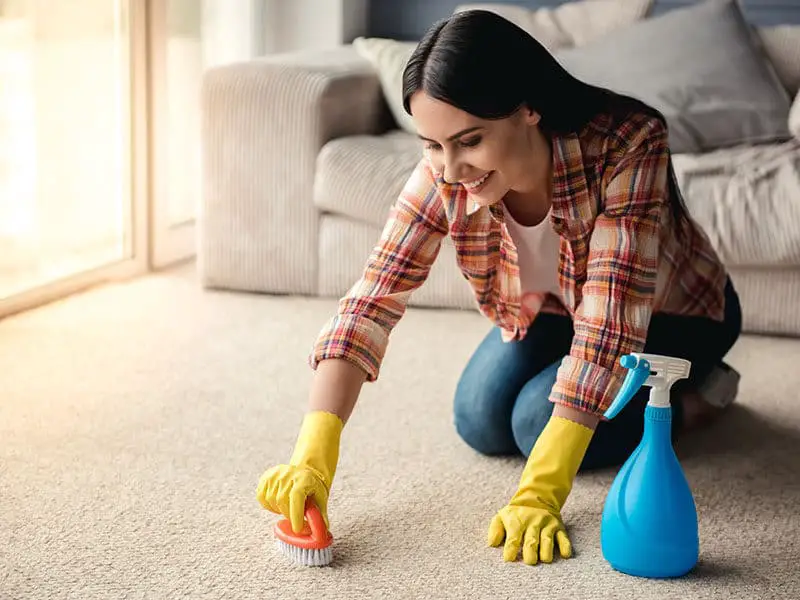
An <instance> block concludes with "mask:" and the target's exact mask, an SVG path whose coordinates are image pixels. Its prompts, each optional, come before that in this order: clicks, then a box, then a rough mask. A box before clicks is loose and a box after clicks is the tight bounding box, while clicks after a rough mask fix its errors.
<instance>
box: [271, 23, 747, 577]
mask: <svg viewBox="0 0 800 600" xmlns="http://www.w3.org/2000/svg"><path fill="white" fill-rule="evenodd" d="M476 74H480V76H476ZM403 105H404V108H405V110H406V111H407V112H408V114H409V115H410V116H411V117H412V118H413V120H414V125H415V127H416V129H417V131H418V133H419V136H420V137H421V138H422V139H423V140H424V141H425V150H424V155H423V156H422V157H421V158H420V160H419V162H418V164H417V166H416V169H415V170H414V171H413V173H412V174H411V176H410V177H409V179H408V181H407V183H406V185H405V187H404V189H403V191H402V192H401V194H400V197H399V198H398V200H397V202H396V203H395V205H394V207H393V209H392V211H391V214H390V217H389V220H388V222H387V223H386V225H385V226H384V229H383V233H382V235H381V238H380V240H379V242H378V244H377V246H376V247H375V249H374V251H373V252H372V253H371V255H370V257H369V259H368V261H367V265H366V267H365V269H364V272H363V275H362V276H361V278H360V279H359V280H358V281H357V282H356V283H355V284H354V285H353V286H352V287H351V289H350V291H349V292H348V293H347V294H346V295H345V297H344V298H342V299H341V301H340V303H339V308H338V311H337V313H336V315H334V316H333V317H332V318H331V320H330V321H329V322H328V323H327V324H326V326H325V327H324V328H323V329H322V331H321V333H320V334H319V337H318V339H317V342H316V344H315V346H314V349H313V352H312V354H311V357H310V358H311V365H312V367H314V368H316V369H317V376H316V377H315V378H314V383H313V385H312V390H311V398H310V403H309V404H310V409H309V413H308V415H307V417H306V419H305V420H304V423H303V425H302V427H301V435H300V437H299V438H298V445H297V446H296V452H295V454H294V456H293V457H292V460H291V462H290V464H289V465H282V466H278V467H275V468H273V469H271V470H269V471H267V472H266V473H265V474H264V475H263V477H262V480H261V484H260V485H259V488H258V489H259V491H258V496H259V500H260V501H261V503H262V505H263V506H264V507H265V508H267V509H269V510H273V511H276V512H284V514H287V515H288V514H289V513H291V512H292V511H293V510H294V511H295V514H296V511H298V510H300V509H301V503H302V502H304V501H305V499H306V497H307V496H308V495H309V494H311V495H315V498H316V500H317V501H318V502H319V503H320V504H321V505H322V506H325V507H327V494H328V491H329V489H330V485H331V482H332V479H333V474H334V472H335V467H336V461H337V460H338V446H339V437H340V434H341V429H342V427H343V426H344V423H345V422H346V421H347V419H348V418H349V416H350V414H351V411H352V410H353V407H354V405H355V403H356V399H357V397H358V395H359V392H360V388H361V385H362V384H363V383H364V382H365V381H374V380H375V379H376V378H377V377H378V373H379V370H380V366H381V362H382V360H383V357H384V354H385V351H386V349H387V346H388V340H389V335H390V333H391V331H392V329H393V327H394V326H395V325H396V324H397V322H398V321H399V319H400V318H401V317H402V316H403V314H404V311H405V308H406V306H407V304H408V300H409V297H410V295H411V294H412V293H413V292H414V291H415V290H416V289H418V288H419V287H420V286H421V285H422V284H423V283H424V282H425V280H426V278H427V276H428V274H429V273H430V270H431V267H432V265H433V263H434V261H435V260H436V258H437V257H438V255H439V250H440V248H441V244H442V241H443V239H444V238H445V236H449V237H450V239H451V241H452V245H453V247H454V249H455V252H456V259H457V262H458V265H459V267H460V268H461V272H462V273H463V275H464V278H465V279H466V280H467V281H468V282H469V284H470V286H471V287H472V289H473V292H474V295H475V300H476V302H477V304H478V307H479V309H480V312H481V313H482V314H483V315H484V316H486V317H487V318H488V319H489V320H490V321H491V322H492V323H493V324H494V325H495V328H493V329H492V330H491V331H490V333H489V334H488V335H487V336H486V338H485V339H484V341H483V342H482V343H481V344H480V346H479V347H478V348H477V349H476V351H475V353H474V354H473V356H472V357H471V359H470V360H469V361H468V364H467V365H466V367H465V368H464V372H463V374H462V376H461V379H460V380H459V382H458V384H457V386H456V390H455V399H454V421H455V427H456V430H457V432H458V434H459V435H460V436H461V438H462V439H463V440H464V442H465V443H466V444H468V445H469V446H470V447H472V448H474V449H475V450H476V451H478V452H480V453H482V454H486V455H501V454H520V453H521V454H523V455H524V456H526V457H528V458H527V462H526V466H525V468H524V470H523V473H522V477H521V479H520V482H519V486H518V489H517V491H516V493H515V494H514V495H513V496H512V497H511V499H510V500H509V501H508V503H507V504H506V506H504V507H503V508H501V509H500V510H499V511H498V512H497V513H496V514H495V515H494V517H493V518H492V519H491V521H490V523H489V529H488V535H487V541H488V543H489V544H490V545H492V546H498V545H500V544H503V543H504V552H503V556H504V558H505V560H509V561H510V560H516V558H517V556H518V553H519V551H520V550H522V557H523V560H524V561H525V562H526V563H528V564H534V563H537V562H539V561H541V562H550V561H552V560H553V557H554V552H555V548H556V547H557V548H558V551H559V554H560V555H561V556H562V557H569V556H570V555H571V553H572V545H571V541H570V539H569V537H568V535H567V533H566V527H565V524H564V522H563V521H562V518H561V510H562V508H563V506H564V503H565V502H566V500H567V497H568V496H569V493H570V490H571V488H572V483H573V480H574V478H575V476H576V474H577V472H578V471H579V470H580V469H590V468H597V467H608V466H613V465H619V464H621V463H622V462H623V461H624V460H625V459H626V458H627V457H628V455H629V454H630V453H631V452H632V451H633V449H634V448H635V446H636V445H637V444H638V442H639V440H640V439H641V432H642V423H643V413H644V410H645V406H646V402H647V396H646V393H647V392H646V390H645V393H644V394H641V395H640V396H639V397H637V398H635V399H634V400H633V401H632V402H631V403H629V404H628V405H627V406H626V408H625V409H624V410H623V412H622V413H620V414H619V415H618V416H617V417H616V418H615V419H614V420H613V421H607V420H604V419H603V416H602V415H603V414H604V412H605V410H606V409H607V408H608V406H609V405H610V404H611V402H612V400H613V399H614V398H615V396H616V395H617V392H618V391H619V390H620V387H621V385H622V381H623V379H624V376H625V369H624V368H623V367H622V365H621V362H620V359H621V358H622V357H623V356H625V355H627V354H630V353H634V352H647V353H652V354H662V355H667V356H673V357H678V358H684V359H687V360H689V361H691V363H692V373H691V376H690V377H689V379H688V380H686V381H687V384H686V386H685V387H683V388H679V387H678V386H676V387H674V388H673V390H674V397H673V398H672V406H673V410H674V412H675V414H674V417H673V421H672V422H673V423H674V424H675V427H674V429H673V433H674V434H675V435H678V434H680V433H682V432H683V431H686V430H688V429H690V428H692V427H693V426H695V425H696V422H695V421H694V420H693V417H692V415H695V414H696V413H697V411H700V412H703V411H704V414H711V413H712V412H713V410H714V409H712V407H711V402H708V400H713V403H714V404H715V405H717V406H720V405H722V406H725V405H727V404H729V403H730V402H731V401H732V400H733V398H734V396H735V383H736V381H737V378H738V376H737V374H736V373H735V372H734V371H733V370H731V369H729V368H727V367H726V366H725V365H724V364H723V362H722V361H723V358H724V356H725V355H726V353H727V352H728V350H729V349H730V348H731V346H732V345H733V343H734V342H735V341H736V339H737V337H738V335H739V333H740V329H741V313H740V307H739V301H738V296H737V294H736V291H735V290H734V288H733V286H732V284H731V281H730V278H729V277H728V273H727V272H726V269H725V267H724V265H723V264H722V262H721V260H720V258H719V257H718V256H717V254H716V252H715V251H714V249H713V247H712V246H711V244H710V242H709V240H708V237H707V236H706V234H705V233H704V232H703V231H702V229H701V228H700V226H699V225H698V224H697V223H696V222H695V221H694V220H693V219H692V218H691V217H690V215H688V213H687V211H686V208H685V206H684V204H683V199H682V197H681V195H680V191H679V190H678V187H677V184H676V182H675V177H674V174H673V169H672V161H671V155H670V148H669V144H668V135H667V125H666V122H665V119H664V118H663V116H662V115H661V114H660V113H659V112H658V111H656V110H654V109H653V108H651V107H650V106H647V105H646V104H643V103H642V102H639V101H637V100H635V99H633V98H629V97H626V96H621V95H618V94H615V93H612V92H611V91H609V90H606V89H603V88H599V87H595V86H591V85H588V84H586V83H584V82H582V81H580V80H578V79H576V78H575V77H573V76H572V75H571V74H570V73H568V72H567V71H566V70H564V69H563V68H562V67H561V65H559V63H558V62H557V61H556V60H555V59H554V58H553V56H552V55H551V54H550V53H549V52H548V51H547V50H546V49H545V48H544V46H542V44H540V43H539V42H538V41H537V40H536V39H534V38H533V37H531V35H529V34H528V33H526V32H525V31H524V30H522V29H521V28H519V27H517V26H516V25H514V24H512V23H511V22H510V21H507V20H506V19H504V18H502V17H500V16H498V15H497V14H495V13H493V12H489V11H482V10H467V11H463V12H459V13H456V14H454V15H452V16H451V17H449V18H447V19H444V20H442V21H439V22H437V23H436V24H434V26H433V27H431V28H430V29H429V30H428V32H427V33H426V34H425V36H424V37H423V38H422V40H421V41H420V43H419V44H418V45H417V47H416V49H415V50H414V52H413V53H412V54H411V57H410V59H409V60H408V63H407V65H406V67H405V71H404V74H403ZM720 373H723V374H724V377H725V378H727V383H728V384H727V385H722V386H720V385H717V386H716V388H715V389H716V391H715V392H714V394H715V396H714V397H713V398H709V397H708V394H709V392H708V381H710V380H715V381H717V382H718V381H719V377H720V375H719V374H720ZM702 406H705V409H699V408H698V407H702ZM323 415H324V416H323ZM420 459H421V460H422V459H423V457H420ZM292 482H297V487H296V488H295V487H293V486H294V484H293V483H292Z"/></svg>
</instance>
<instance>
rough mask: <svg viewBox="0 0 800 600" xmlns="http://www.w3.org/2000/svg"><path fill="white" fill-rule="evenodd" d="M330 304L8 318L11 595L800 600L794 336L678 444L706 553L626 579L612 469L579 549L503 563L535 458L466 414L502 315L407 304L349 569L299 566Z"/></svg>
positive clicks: (343, 518)
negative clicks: (302, 437)
mask: <svg viewBox="0 0 800 600" xmlns="http://www.w3.org/2000/svg"><path fill="white" fill-rule="evenodd" d="M334 309H335V301H334V300H331V299H305V298H291V297H268V296H261V295H254V294H236V293H226V292H206V291H203V290H201V289H200V287H199V286H198V284H197V283H196V280H195V278H194V275H193V273H192V270H191V268H189V269H186V268H184V269H182V270H180V271H177V272H170V273H164V274H161V275H157V276H154V277H147V278H143V279H139V280H136V281H133V282H129V283H124V284H119V285H112V286H108V287H104V288H100V289H96V290H93V291H90V292H87V293H85V294H82V295H79V296H75V297H72V298H69V299H67V300H65V301H62V302H58V303H55V304H52V305H49V306H47V307H44V308H41V309H38V310H35V311H31V312H28V313H24V314H20V315H17V316H15V317H11V318H8V319H5V320H3V321H2V322H0V374H2V375H0V440H2V443H0V500H1V501H0V540H3V542H2V544H0V598H3V599H6V598H9V599H14V600H28V599H33V598H45V597H46V598H81V599H86V600H88V599H94V598H137V599H138V598H170V599H172V598H237V599H243V598H254V599H255V598H258V599H259V600H265V599H271V598H276V599H278V598H340V599H344V598H387V597H390V598H405V599H416V598H426V599H428V598H437V599H445V598H460V599H463V598H514V599H516V598H520V597H536V598H542V599H544V598H569V599H570V600H572V599H576V598H592V599H597V598H637V599H642V598H645V599H650V598H652V599H656V598H657V599H659V600H663V599H667V598H683V597H686V598H714V599H728V598H753V597H762V598H791V597H796V594H797V589H800V571H798V568H797V565H798V564H799V563H800V542H799V541H798V540H800V516H798V514H799V513H798V506H800V477H798V473H800V469H798V466H800V459H798V456H799V454H798V450H797V448H798V444H800V411H798V406H799V405H798V387H799V386H798V384H800V374H799V373H798V369H797V365H798V364H800V341H798V340H786V339H769V338H757V337H752V338H745V339H743V340H742V341H741V342H740V343H739V344H738V345H737V346H736V347H735V348H734V350H733V352H732V354H731V356H730V362H731V363H732V364H733V365H735V366H736V367H737V368H739V369H740V370H741V371H742V373H743V381H742V389H741V394H740V398H739V399H738V401H737V404H736V406H735V407H734V408H733V409H732V410H731V412H730V413H729V414H728V415H727V416H726V417H725V418H724V419H723V420H722V421H721V422H719V423H718V424H717V425H715V426H714V427H713V428H712V429H710V430H708V431H706V432H705V433H703V434H702V435H697V436H694V437H692V438H688V439H686V440H684V441H683V442H681V444H680V445H679V447H678V451H679V455H680V456H681V460H682V463H683V465H684V468H685V470H686V474H687V477H688V479H689V481H690V483H691V485H692V489H693V491H694V494H695V499H696V502H697V505H698V511H699V516H700V530H701V562H700V564H699V565H698V567H697V569H696V570H695V572H693V573H692V574H690V575H689V576H687V577H685V578H682V579H680V580H675V581H650V580H643V579H637V578H632V577H629V576H626V575H622V574H619V573H616V572H614V571H612V570H611V569H610V568H609V566H608V565H607V563H606V562H605V561H604V559H603V557H602V554H601V552H600V548H599V539H598V536H599V519H600V514H601V511H602V503H603V500H604V498H605V494H606V492H607V490H608V486H609V485H610V483H611V480H612V479H613V477H614V474H615V473H614V472H613V471H608V472H601V473H594V474H591V475H582V476H579V477H578V479H577V481H576V483H575V487H574V489H573V492H572V494H571V496H570V499H569V502H568V503H567V506H566V507H565V510H564V517H565V519H566V522H567V525H568V527H569V529H570V532H571V534H572V539H573V544H574V547H575V557H574V558H572V559H570V560H556V561H555V562H554V563H553V564H550V565H538V566H536V567H528V566H526V565H524V564H522V563H513V564H507V563H503V561H502V559H501V550H499V549H495V548H489V547H487V546H486V545H485V532H486V528H487V526H488V523H489V520H490V518H491V516H492V515H493V514H494V512H495V511H496V510H497V509H499V508H500V507H502V505H503V504H504V503H505V502H506V501H507V500H508V498H509V497H510V495H511V493H513V490H514V487H515V485H516V483H517V480H518V478H519V474H520V471H521V468H522V465H523V462H522V459H521V458H520V459H513V458H507V459H491V458H486V457H481V456H478V455H476V454H475V453H474V452H472V451H471V450H470V449H469V448H467V447H466V446H465V445H464V444H463V443H462V442H461V440H460V439H459V438H458V436H457V435H456V433H455V432H454V430H453V427H452V424H451V423H452V419H451V398H452V392H453V388H454V385H455V382H456V380H457V378H458V375H459V372H460V369H461V367H462V366H463V364H464V362H465V361H466V360H467V358H468V356H469V354H470V353H471V351H472V349H473V348H474V347H475V345H476V344H477V343H478V342H479V340H480V339H481V338H482V336H483V335H484V334H485V333H486V331H487V328H488V325H487V324H486V322H484V321H483V320H482V319H481V318H480V317H479V316H478V315H477V314H475V313H472V312H457V311H434V310H421V309H414V310H410V311H409V313H408V315H407V316H406V317H405V318H404V319H403V321H401V323H400V325H399V326H398V327H397V329H396V330H395V333H394V335H393V337H392V342H391V345H390V348H389V352H388V355H387V358H386V362H385V366H384V370H383V372H382V375H381V378H380V379H379V381H378V382H376V383H375V384H371V385H369V386H367V387H366V388H365V391H364V394H363V396H362V399H361V400H360V402H359V405H358V406H357V407H356V412H355V414H354V416H353V419H352V420H351V422H350V423H349V424H348V426H347V428H346V430H345V434H344V439H343V446H342V454H341V460H340V465H339V471H338V473H337V477H336V481H335V484H334V492H333V496H332V498H331V507H330V514H331V519H332V529H333V534H334V536H335V538H336V542H335V547H334V556H335V558H334V563H333V566H332V567H330V568H326V569H307V568H300V567H293V566H290V565H288V564H287V563H286V562H285V561H284V560H283V557H281V556H280V555H278V554H276V552H275V549H274V544H273V538H272V534H271V527H272V525H273V523H274V522H275V517H274V515H272V514H271V513H268V512H266V511H264V510H263V509H261V507H260V506H259V505H258V503H257V501H256V499H255V486H256V483H257V480H258V477H259V475H260V474H261V472H262V471H263V470H264V469H266V468H268V467H269V466H272V465H273V464H276V463H278V462H282V461H285V460H287V459H288V457H289V454H290V452H291V448H292V444H293V442H294V438H295V435H296V432H297V427H298V424H299V422H300V419H301V418H302V414H303V411H304V409H305V403H306V397H307V392H308V387H309V381H310V371H309V369H308V368H307V366H306V364H305V359H306V355H307V352H308V350H309V348H310V346H311V343H312V342H313V340H314V337H315V335H316V333H317V331H318V330H319V328H320V327H321V326H322V324H323V322H324V321H325V319H327V318H328V317H329V316H330V315H331V314H332V311H333V310H334Z"/></svg>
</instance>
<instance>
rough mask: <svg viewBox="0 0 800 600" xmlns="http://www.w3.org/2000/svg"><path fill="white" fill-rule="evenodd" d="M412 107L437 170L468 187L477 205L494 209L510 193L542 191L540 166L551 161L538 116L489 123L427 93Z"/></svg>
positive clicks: (515, 116)
mask: <svg viewBox="0 0 800 600" xmlns="http://www.w3.org/2000/svg"><path fill="white" fill-rule="evenodd" d="M410 108H411V114H412V117H413V119H414V123H415V125H416V127H417V131H418V133H419V137H420V138H421V139H422V140H423V141H424V142H425V153H426V155H427V156H428V158H429V160H430V162H431V165H432V166H433V168H434V170H435V171H436V172H437V173H440V174H442V175H443V176H444V179H445V181H447V182H448V183H460V184H462V185H463V186H464V188H465V189H466V190H467V194H468V195H469V198H470V200H472V201H473V202H475V203H477V204H479V205H481V206H488V205H490V204H493V203H495V202H498V201H500V200H501V199H502V198H503V196H505V195H506V193H508V191H509V190H512V189H513V190H515V191H519V192H525V191H530V190H531V189H532V188H536V183H537V182H536V181H535V179H536V177H535V174H536V173H537V172H538V171H540V169H537V168H536V166H537V165H536V163H537V162H538V161H545V160H547V161H549V156H544V153H545V150H544V149H543V148H544V146H543V144H542V143H541V137H542V134H541V132H540V131H539V129H538V127H537V126H536V125H537V124H538V123H539V120H540V116H539V114H538V113H536V112H533V111H530V110H528V109H527V108H524V107H523V108H521V109H520V110H518V111H517V112H515V113H514V114H513V115H511V116H510V117H506V118H504V119H491V120H484V119H479V118H477V117H475V116H473V115H470V114H469V113H466V112H464V111H462V110H460V109H458V108H456V107H454V106H452V105H450V104H447V103H446V102H442V101H441V100H436V99H434V98H431V97H430V96H428V95H427V94H426V93H425V92H424V91H418V92H417V93H415V94H414V96H412V98H411V102H410ZM537 138H538V143H537ZM543 164H544V162H543Z"/></svg>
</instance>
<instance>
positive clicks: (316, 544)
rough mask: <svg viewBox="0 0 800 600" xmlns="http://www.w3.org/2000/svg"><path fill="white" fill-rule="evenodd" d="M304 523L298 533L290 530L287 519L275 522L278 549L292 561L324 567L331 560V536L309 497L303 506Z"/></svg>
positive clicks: (320, 514)
mask: <svg viewBox="0 0 800 600" xmlns="http://www.w3.org/2000/svg"><path fill="white" fill-rule="evenodd" d="M305 517H306V523H305V524H304V526H303V530H302V531H301V532H300V533H295V532H294V531H292V524H291V522H290V521H289V519H281V520H280V521H278V522H277V523H275V537H276V543H277V546H278V549H279V550H280V551H281V553H282V554H284V555H285V556H287V557H288V558H289V559H290V560H291V561H292V562H294V563H296V564H298V565H303V566H305V567H325V566H327V565H329V564H330V563H331V562H332V561H333V548H332V545H333V536H332V535H331V533H330V532H329V531H328V528H327V527H325V520H324V519H323V518H322V513H321V512H320V511H319V508H318V507H317V505H316V504H314V502H313V501H312V500H311V499H310V498H309V499H307V500H306V506H305Z"/></svg>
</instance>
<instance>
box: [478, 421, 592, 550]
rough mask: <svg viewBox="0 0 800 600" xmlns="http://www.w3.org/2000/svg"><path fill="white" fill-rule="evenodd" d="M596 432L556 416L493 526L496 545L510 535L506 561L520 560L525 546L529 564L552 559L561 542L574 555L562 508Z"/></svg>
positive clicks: (490, 538) (492, 543)
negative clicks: (514, 491) (556, 547)
mask: <svg viewBox="0 0 800 600" xmlns="http://www.w3.org/2000/svg"><path fill="white" fill-rule="evenodd" d="M593 434H594V431H593V430H592V429H591V428H589V427H587V426H585V425H582V424H580V423H576V422H575V421H572V420H571V419H567V418H564V417H561V416H552V417H550V420H549V421H548V422H547V425H546V426H545V428H544V430H543V431H542V433H541V434H540V435H539V439H538V440H536V444H535V445H534V447H533V450H532V451H531V455H530V457H528V461H527V464H526V465H525V469H524V470H523V472H522V477H521V479H520V482H519V488H518V489H517V492H516V493H515V494H514V496H513V497H512V498H511V501H510V502H509V503H508V505H506V506H505V507H504V508H502V509H501V510H500V511H499V512H498V513H497V514H496V515H495V516H494V518H493V519H492V522H491V524H490V525H489V535H488V542H489V545H490V546H499V545H500V544H501V543H502V542H503V540H504V539H505V542H506V543H505V548H504V550H503V558H504V559H505V560H507V561H514V560H516V559H517V555H518V554H519V550H520V547H521V548H522V559H523V561H524V562H526V563H527V564H529V565H533V564H536V563H537V562H538V561H539V560H541V561H542V562H548V563H549V562H552V560H553V548H554V544H556V543H557V544H558V549H559V553H560V554H561V556H562V557H563V558H569V557H570V556H572V544H571V542H570V540H569V537H568V536H567V532H566V529H565V527H564V522H563V521H562V519H561V509H562V507H563V506H564V503H565V502H566V500H567V496H568V495H569V493H570V491H571V490H572V481H573V479H574V478H575V475H576V474H577V472H578V468H579V467H580V464H581V461H582V460H583V456H584V454H585V453H586V449H587V447H588V446H589V442H590V441H591V439H592V435H593Z"/></svg>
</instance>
